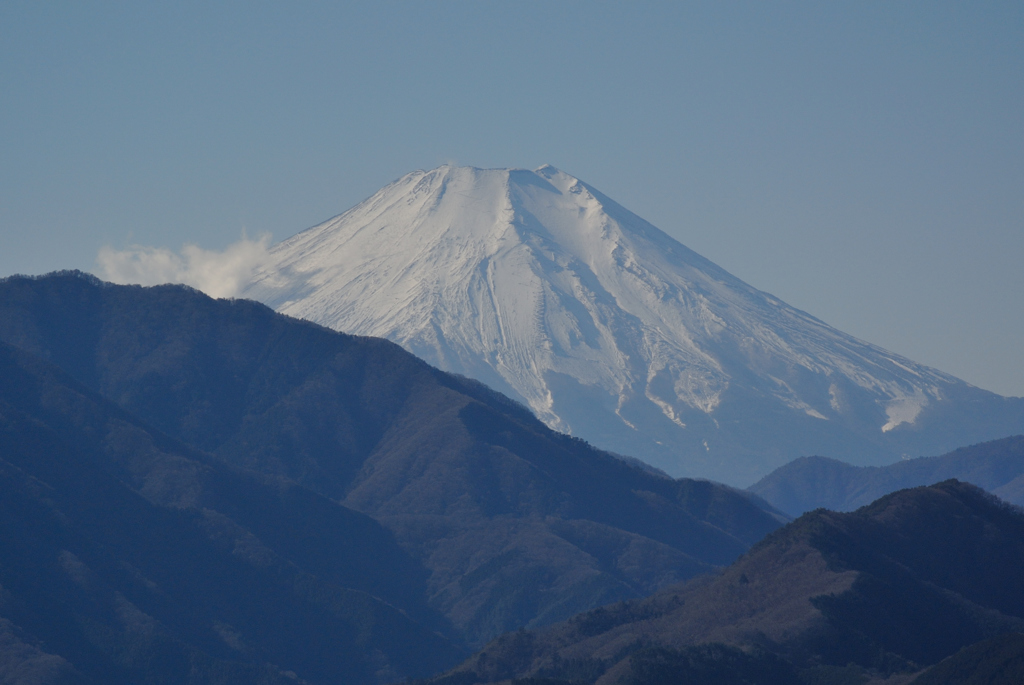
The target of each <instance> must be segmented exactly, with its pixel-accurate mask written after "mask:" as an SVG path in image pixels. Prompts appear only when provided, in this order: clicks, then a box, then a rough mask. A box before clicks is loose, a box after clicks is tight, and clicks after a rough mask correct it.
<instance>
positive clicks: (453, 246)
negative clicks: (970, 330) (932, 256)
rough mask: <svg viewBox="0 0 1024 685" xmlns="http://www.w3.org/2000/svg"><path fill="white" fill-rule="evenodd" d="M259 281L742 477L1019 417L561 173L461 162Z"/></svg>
mask: <svg viewBox="0 0 1024 685" xmlns="http://www.w3.org/2000/svg"><path fill="white" fill-rule="evenodd" d="M242 294H243V295H244V296H246V297H251V298H254V299H257V300H260V301H262V302H265V303H267V304H269V305H270V306H272V307H274V308H275V309H277V310H278V311H280V312H282V313H286V314H290V315H292V316H297V317H300V318H304V319H308V320H311V321H315V322H317V323H320V324H323V325H326V326H330V327H331V328H334V329H336V330H340V331H346V332H351V333H358V334H361V335H373V336H380V337H385V338H388V339H390V340H393V341H395V342H397V343H399V344H401V345H402V346H403V347H405V348H406V349H408V350H409V351H411V352H413V353H414V354H416V355H417V356H420V357H421V358H423V359H425V360H427V361H428V362H430V363H431V364H434V365H436V366H438V367H439V368H442V369H445V370H447V371H454V372H457V373H460V374H464V375H467V376H469V377H471V378H476V379H478V380H480V381H482V382H484V383H486V384H487V385H489V386H491V387H493V388H495V389H497V390H499V391H501V392H504V393H506V394H508V395H509V396H510V397H512V398H514V399H517V400H519V401H521V402H523V403H524V404H526V405H527V406H529V407H530V409H532V410H533V411H534V412H535V413H536V414H537V416H538V417H540V418H541V419H542V420H543V421H545V422H546V423H547V424H548V425H549V426H551V427H552V428H554V429H556V430H562V431H566V432H570V433H572V434H573V435H576V436H579V437H582V438H585V439H587V440H589V441H591V442H593V443H594V444H596V445H598V446H600V447H602V448H605V449H610V450H613V451H616V452H619V453H622V454H627V455H630V456H635V457H638V458H641V459H643V460H645V461H647V462H648V463H651V464H653V465H655V466H658V467H660V468H662V469H664V470H665V471H667V472H669V473H671V474H673V475H677V476H678V475H687V476H701V477H709V478H713V479H716V480H720V481H725V482H728V483H732V484H734V485H742V486H746V485H749V484H750V483H752V482H753V481H755V480H757V479H758V478H760V477H762V476H764V475H767V473H768V472H769V471H771V470H772V469H774V468H776V467H778V466H781V465H782V464H784V463H785V462H787V461H789V460H790V459H793V458H795V457H799V456H803V455H808V454H827V455H829V456H833V457H838V458H844V459H847V460H849V461H852V462H854V463H857V464H881V463H887V462H891V461H893V460H896V459H898V458H900V457H901V456H908V455H909V456H918V455H921V454H933V453H938V452H942V451H945V450H949V449H953V448H955V447H957V446H959V445H963V444H967V443H972V442H978V441H980V440H984V439H991V438H997V437H1004V436H1006V435H1010V434H1013V433H1018V432H1024V399H1019V398H1013V399H1007V398H1003V397H1000V396H998V395H995V394H993V393H989V392H986V391H983V390H980V389H978V388H975V387H973V386H971V385H969V384H967V383H964V382H963V381H960V380H959V379H956V378H954V377H952V376H950V375H948V374H944V373H942V372H940V371H937V370H934V369H930V368H928V367H925V366H923V365H920V364H917V363H915V362H913V361H911V360H908V359H906V358H904V357H900V356H899V355H896V354H893V353H891V352H887V351H886V350H883V349H881V348H879V347H876V346H874V345H871V344H869V343H865V342H862V341H860V340H857V339H855V338H853V337H851V336H849V335H846V334H844V333H841V332H840V331H837V330H835V329H834V328H831V327H830V326H828V325H826V324H824V323H823V322H821V321H819V320H817V319H815V318H814V317H812V316H810V315H808V314H806V313H804V312H801V311H799V310H797V309H794V308H793V307H790V306H788V305H786V304H785V303H784V302H781V301H779V300H778V299H776V298H775V297H773V296H771V295H770V294H768V293H764V292H761V291H758V290H757V289H755V288H752V287H751V286H749V285H747V284H746V283H744V282H743V281H741V280H739V279H738V278H736V277H734V276H732V275H731V274H729V273H727V272H725V271H724V270H723V269H721V268H719V267H717V266H716V265H714V264H712V263H711V262H709V261H708V260H706V259H704V258H703V257H701V256H700V255H697V254H695V253H694V252H692V251H691V250H689V249H687V248H686V247H685V246H683V245H681V244H680V243H678V242H677V241H675V240H673V239H672V238H671V237H669V236H668V235H666V234H665V233H663V232H662V231H660V230H658V229H657V228H655V227H654V226H652V225H651V224H649V223H648V222H646V221H644V220H643V219H641V218H640V217H638V216H637V215H635V214H633V213H632V212H630V211H628V210H626V209H625V208H623V207H622V206H620V205H618V204H617V203H615V202H614V201H613V200H611V199H610V198H608V197H606V196H604V195H602V194H601V193H600V192H599V191H597V190H596V189H594V188H593V187H591V186H588V185H587V184H586V183H584V182H582V181H580V180H579V179H576V178H574V177H573V176H570V175H569V174H566V173H564V172H562V171H559V170H558V169H555V168H553V167H550V166H545V167H541V168H539V169H537V170H536V171H528V170H524V169H490V170H482V169H474V168H468V167H451V166H445V167H441V168H438V169H435V170H433V171H429V172H423V171H417V172H414V173H411V174H408V175H406V176H403V177H402V178H401V179H399V180H397V181H395V182H394V183H392V184H390V185H389V186H387V187H385V188H383V189H382V190H380V191H379V192H378V193H376V194H375V195H373V196H372V197H370V198H369V199H367V200H366V201H364V202H362V203H360V204H359V205H357V206H356V207H354V208H352V209H350V210H349V211H347V212H345V213H344V214H341V215H339V216H338V217H335V218H334V219H331V220H330V221H327V222H325V223H323V224H321V225H319V226H316V227H313V228H311V229H309V230H306V231H303V232H302V233H299V234H298V235H296V236H294V237H292V238H290V239H288V240H286V241H284V242H283V243H280V244H278V245H275V246H274V247H273V248H271V250H270V253H269V257H268V258H267V260H266V262H265V263H264V264H263V265H262V266H261V267H259V268H258V270H257V271H256V275H255V276H254V279H253V283H252V285H250V286H249V287H247V288H245V289H243V290H242Z"/></svg>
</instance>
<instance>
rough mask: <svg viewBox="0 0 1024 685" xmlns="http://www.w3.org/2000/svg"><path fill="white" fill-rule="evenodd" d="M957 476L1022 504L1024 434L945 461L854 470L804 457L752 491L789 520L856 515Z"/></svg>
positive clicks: (962, 450) (966, 450)
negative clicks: (829, 513)
mask: <svg viewBox="0 0 1024 685" xmlns="http://www.w3.org/2000/svg"><path fill="white" fill-rule="evenodd" d="M949 478H956V479H957V480H962V481H964V482H967V483H973V484H974V485H977V486H978V487H980V488H984V489H985V490H988V491H989V492H991V493H993V494H995V495H997V496H998V497H1000V498H1001V499H1003V500H1006V501H1007V502H1010V503H1012V504H1017V505H1019V506H1024V436H1021V435H1018V436H1015V437H1010V438H1004V439H1002V440H993V441H991V442H986V443H982V444H980V445H972V446H971V447H961V448H960V449H958V450H954V451H953V452H950V453H949V454H945V455H943V456H941V457H921V458H919V459H910V460H907V461H901V462H898V463H896V464H891V465H889V466H851V465H850V464H844V463H843V462H841V461H836V460H835V459H828V458H825V457H801V458H800V459H796V460H794V461H792V462H790V463H789V464H786V465H785V466H783V467H781V468H778V469H776V470H775V471H773V472H771V473H770V474H768V475H767V476H765V477H764V478H762V479H761V480H759V481H758V482H757V483H755V484H754V485H752V486H750V488H748V490H749V491H750V492H753V493H756V494H758V495H760V496H761V497H763V498H764V499H766V500H768V501H769V502H771V503H772V504H773V505H774V506H776V507H778V508H779V509H781V510H782V511H784V512H786V513H787V514H789V515H790V516H799V515H800V514H802V513H804V512H805V511H811V510H812V509H817V508H818V507H824V508H826V509H832V510H833V511H853V510H854V509H857V508H858V507H862V506H864V505H865V504H869V503H871V502H873V501H874V500H876V499H878V498H879V497H881V496H882V495H886V494H888V493H890V492H894V491H896V490H900V489H902V488H913V487H917V486H919V485H931V484H933V483H938V482H939V481H943V480H947V479H949Z"/></svg>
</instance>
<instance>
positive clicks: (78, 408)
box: [0, 343, 460, 684]
mask: <svg viewBox="0 0 1024 685" xmlns="http://www.w3.org/2000/svg"><path fill="white" fill-rule="evenodd" d="M0 378H2V379H3V383H2V384H0V588H2V589H0V629H2V631H3V633H5V634H6V636H7V639H5V640H3V641H2V642H0V644H2V647H0V654H2V657H0V661H2V663H4V668H5V670H7V671H8V672H11V671H13V672H14V673H16V674H17V675H16V676H12V678H13V682H34V678H39V679H41V680H42V681H43V682H50V681H52V682H62V680H61V678H65V679H69V681H70V682H82V683H175V682H210V683H254V682H255V683H286V682H295V680H294V677H293V676H289V675H288V673H287V672H288V671H293V672H295V673H298V674H300V675H301V677H302V678H303V680H304V681H306V682H310V683H327V682H338V681H339V679H344V680H345V681H346V682H351V683H367V684H370V683H378V682H385V681H390V680H393V679H395V678H399V677H402V676H411V675H426V674H429V673H431V672H432V671H434V670H436V669H438V668H441V667H444V666H446V665H449V664H451V663H452V662H453V661H454V660H456V659H457V658H458V657H459V656H460V650H459V649H458V648H457V647H456V646H455V645H453V644H451V642H450V641H448V640H446V639H445V638H443V637H442V636H441V635H439V634H437V633H436V632H435V631H434V630H433V626H435V625H436V626H441V625H443V624H444V621H443V620H442V619H441V618H440V617H439V616H437V615H435V614H434V613H433V612H432V611H431V610H430V609H428V608H427V606H426V604H425V601H424V594H425V593H424V586H425V581H426V572H425V571H424V569H423V568H422V567H421V566H419V565H418V564H416V563H415V562H414V561H413V560H412V559H411V558H409V557H408V555H407V554H406V553H404V552H403V551H402V550H401V549H399V548H398V546H397V545H396V544H395V541H394V539H393V537H392V535H391V534H390V533H388V532H387V531H386V530H385V529H383V528H382V527H381V526H380V525H379V524H377V523H375V522H374V521H373V520H372V519H370V518H369V517H366V516H364V515H362V514H358V513H356V512H353V511H351V510H348V509H346V508H344V507H342V506H340V505H338V504H336V503H334V502H331V501H329V500H328V499H326V498H324V497H323V496H320V495H317V494H315V493H313V492H311V491H309V490H306V489H305V488H302V487H300V486H297V485H296V484H295V483H292V482H289V481H286V480H283V479H279V478H269V477H265V476H260V475H258V474H255V473H251V472H246V471H243V470H239V469H235V468H231V467H228V466H227V465H225V464H222V463H219V462H217V461H215V460H212V459H210V458H209V457H207V456H206V455H203V454H200V453H197V452H195V451H194V450H191V449H189V448H187V447H185V446H184V445H181V444H180V443H176V442H175V441H174V440H171V439H169V438H167V437H166V436H163V435H161V434H159V433H156V432H154V431H152V430H151V429H150V428H148V427H147V426H145V425H144V424H142V423H141V422H139V421H138V420H137V419H134V418H133V417H131V416H130V415H128V414H126V413H125V412H124V411H122V410H120V409H118V408H117V407H115V406H113V405H112V404H110V403H109V402H107V401H105V400H103V399H102V398H100V397H98V396H96V395H95V394H94V393H91V392H90V391H88V390H86V389H85V388H83V387H81V386H80V385H79V384H78V383H76V382H74V381H73V380H72V379H70V378H69V377H67V376H66V375H65V374H63V373H62V372H60V371H59V370H57V369H56V368H55V367H53V366H52V365H50V364H47V363H45V362H42V361H41V360H39V359H38V358H35V357H33V356H31V355H29V354H27V353H25V352H23V351H20V350H17V349H15V348H12V347H10V346H9V345H7V344H5V343H0ZM47 654H49V658H47V657H46V655H47ZM273 664H276V665H273Z"/></svg>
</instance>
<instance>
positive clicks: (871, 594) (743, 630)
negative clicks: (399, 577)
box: [432, 481, 1024, 685]
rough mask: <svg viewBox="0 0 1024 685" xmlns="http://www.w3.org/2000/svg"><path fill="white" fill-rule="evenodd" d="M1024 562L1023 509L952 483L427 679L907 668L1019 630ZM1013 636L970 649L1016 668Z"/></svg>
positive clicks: (839, 674) (782, 539)
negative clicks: (436, 677) (1008, 643)
mask: <svg viewBox="0 0 1024 685" xmlns="http://www.w3.org/2000/svg"><path fill="white" fill-rule="evenodd" d="M1022 567H1024V511H1022V510H1020V509H1018V508H1015V507H1011V506H1009V505H1007V504H1005V503H1003V502H1001V501H1000V500H998V499H997V498H995V497H994V496H992V495H990V494H988V493H985V492H984V491H982V490H980V489H978V488H976V487H975V486H973V485H968V484H965V483H959V482H957V481H946V482H943V483H940V484H937V485H934V486H931V487H924V488H916V489H912V490H902V491H900V492H897V493H893V494H891V495H888V496H886V497H884V498H882V499H880V500H878V501H877V502H874V503H873V504H871V505H870V506H867V507H864V508H862V509H859V510H858V511H856V512H853V513H835V512H829V511H823V510H819V511H815V512H812V513H809V514H806V515H805V516H803V517H801V518H800V519H798V520H796V521H794V522H793V523H791V524H789V525H787V526H786V527H785V528H783V529H781V530H779V531H776V532H775V533H772V534H771V535H769V536H768V537H767V538H766V539H765V540H763V541H762V542H761V543H759V544H758V545H756V546H755V547H754V548H753V549H752V550H751V551H750V552H748V553H747V554H746V555H744V556H743V557H742V558H741V559H740V560H738V561H737V562H736V563H735V564H733V565H732V566H730V567H729V568H728V569H726V570H725V571H724V572H723V573H721V574H720V575H717V576H715V577H711V578H705V579H699V580H695V581H691V582H690V583H687V584H685V585H680V586H676V587H673V588H668V589H666V590H663V591H661V592H659V593H657V594H655V595H654V596H652V597H650V598H648V599H644V600H634V601H630V602H625V603H621V604H617V605H613V606H609V607H602V608H600V609H597V610H595V611H591V612H588V613H585V614H582V615H580V616H577V617H574V618H572V619H571V620H569V621H566V622H564V623H561V624H559V625H556V626H552V627H550V628H548V629H545V630H539V631H527V632H522V633H518V634H510V635H506V636H504V637H502V638H500V639H499V640H496V641H494V642H492V643H491V644H489V645H487V647H486V648H485V649H484V650H482V651H481V652H479V653H478V654H476V655H475V656H473V657H472V658H470V659H469V660H468V661H467V662H466V663H465V664H463V665H462V666H460V667H459V668H458V669H456V670H455V671H453V672H452V673H450V674H449V675H448V676H446V677H445V678H438V679H436V680H435V681H432V682H435V683H438V685H440V684H441V683H450V684H451V685H456V684H458V685H473V684H474V683H491V682H497V681H501V680H506V679H508V678H515V677H519V678H526V677H537V678H551V679H553V680H551V681H545V682H548V683H549V685H556V683H557V682H572V683H585V684H587V685H589V684H591V683H595V682H596V683H597V684H598V685H611V684H613V683H629V684H630V685H661V684H662V683H677V682H691V680H690V678H693V679H692V682H714V683H737V684H739V683H747V684H751V683H766V682H768V683H776V684H779V685H782V684H788V683H793V685H796V683H823V684H834V685H839V684H842V683H863V682H865V680H866V679H867V678H866V676H872V677H878V678H884V677H886V676H888V675H890V674H895V673H905V674H913V673H914V672H917V671H919V670H921V669H922V668H924V667H926V666H929V665H931V664H935V663H937V662H939V661H941V660H942V659H943V658H945V657H947V656H950V655H952V654H955V653H956V652H957V651H958V650H959V649H961V648H962V647H964V646H966V645H970V644H974V643H978V642H979V641H982V640H985V639H988V638H991V637H993V636H995V635H999V634H1004V633H1013V632H1020V631H1021V630H1022V629H1024V574H1021V572H1020V569H1021V568H1022ZM1018 644H1019V640H1011V644H1010V645H1009V646H1006V645H1003V644H1002V643H999V644H997V645H992V644H990V645H988V646H985V647H982V648H980V651H981V652H982V653H981V654H980V655H979V654H976V655H975V656H976V657H977V661H979V662H980V661H982V660H985V661H989V662H990V663H1004V662H1005V663H1013V660H1014V659H1017V662H1016V665H1017V667H1018V668H1019V663H1020V662H1019V648H1018V647H1017V645H1018ZM740 649H742V651H740ZM694 674H697V675H700V676H701V677H694ZM901 682H905V680H904V681H901ZM934 682H961V681H955V680H954V681H949V680H941V679H937V680H935V681H934Z"/></svg>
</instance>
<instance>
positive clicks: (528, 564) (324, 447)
mask: <svg viewBox="0 0 1024 685" xmlns="http://www.w3.org/2000/svg"><path fill="white" fill-rule="evenodd" d="M0 339H2V340H6V341H7V342H9V343H10V344H13V345H17V346H19V347H21V348H23V349H25V350H28V351H29V352H31V353H33V354H36V355H38V356H40V357H43V358H45V359H48V360H49V361H51V362H53V363H55V364H57V365H59V366H60V367H61V368H63V369H64V370H66V371H67V372H68V373H69V374H71V375H72V376H74V377H75V378H76V379H77V380H78V381H80V382H82V383H84V384H86V385H88V386H89V387H91V388H92V389H94V390H95V391H97V392H98V393H100V394H102V395H103V396H105V397H107V398H109V399H110V400H112V401H114V402H115V403H116V404H117V405H118V406H120V407H121V408H122V409H124V410H126V411H129V412H131V413H132V414H133V415H135V416H138V417H140V418H141V419H142V420H144V421H145V422H146V423H148V424H149V425H152V426H155V427H156V428H158V429H159V430H161V431H163V432H164V433H166V434H168V435H170V436H172V437H174V438H176V439H178V440H181V441H183V442H185V443H187V444H189V445H191V446H192V447H194V448H198V449H201V450H204V451H206V452H209V453H211V454H213V455H215V456H216V457H217V458H219V459H223V460H225V461H227V462H229V463H232V464H235V465H236V466H239V467H244V468H247V469H252V470H254V471H258V472H260V473H263V474H267V475H270V476H275V477H284V478H288V479H291V480H294V481H296V482H298V483H300V484H302V485H303V486H305V487H308V488H310V489H312V490H314V491H316V492H318V493H320V494H322V495H324V496H326V497H329V498H331V499H333V500H336V501H339V502H341V503H342V504H344V505H346V506H348V507H351V508H353V509H356V510H357V511H360V512H362V513H365V514H368V515H370V516H372V517H374V518H375V519H376V520H377V521H379V522H380V523H381V524H383V525H384V526H385V527H387V528H388V529H389V530H390V531H391V532H392V533H393V534H394V535H395V537H396V539H397V541H398V542H399V544H400V545H402V547H403V548H404V549H405V550H406V551H407V552H408V553H409V554H410V555H412V556H413V557H414V558H415V559H416V560H417V562H418V563H421V564H422V565H423V566H425V567H426V568H427V569H428V571H429V574H430V575H429V577H428V579H427V583H426V588H425V590H424V593H425V595H426V599H427V601H428V602H429V604H430V606H431V607H433V608H434V609H435V610H437V611H439V612H441V613H443V614H444V615H445V616H446V617H447V618H448V619H449V620H450V621H451V622H452V623H453V624H454V626H455V629H456V631H457V632H458V634H459V636H460V637H461V638H462V639H463V640H465V641H466V642H468V643H470V644H481V643H482V642H484V641H486V640H488V639H490V638H492V637H494V636H496V635H499V634H501V633H502V632H505V631H507V630H512V629H515V628H519V627H521V626H525V625H542V624H545V623H551V622H554V621H557V620H560V619H563V618H567V617H568V616H571V615H573V614H575V613H577V612H579V611H583V610H586V609H589V608H592V607H595V606H598V605H600V604H604V603H608V602H611V601H616V600H618V599H625V598H628V597H637V596H643V595H646V594H649V593H650V592H653V591H654V590H656V589H658V588H661V587H664V586H666V585H668V584H671V583H673V582H676V581H678V580H680V579H683V578H688V577H692V576H694V575H696V574H698V573H702V572H704V571H707V570H709V569H711V568H712V567H714V566H718V565H724V564H728V563H730V562H731V561H732V560H733V559H735V558H736V557H737V556H739V555H740V554H741V553H742V552H743V551H744V550H745V549H747V548H748V547H749V545H751V544H753V543H754V542H756V541H757V540H759V539H760V538H761V537H763V536H764V535H765V534H766V533H768V532H770V531H771V530H774V529H775V528H777V527H778V525H780V520H784V517H781V516H779V515H777V514H774V513H772V512H771V511H769V510H770V509H771V508H770V507H769V506H768V505H767V504H765V503H764V502H763V501H762V500H760V499H759V498H757V497H756V496H753V495H750V494H748V493H743V492H741V491H736V490H733V489H731V488H727V487H725V486H721V485H718V484H714V483H709V482H706V481H692V480H680V481H674V480H672V479H670V478H666V477H662V476H658V475H656V474H653V473H650V472H648V471H645V470H643V469H640V468H638V467H635V466H633V465H631V464H629V463H627V462H625V461H622V460H620V459H617V458H615V457H613V456H611V455H609V454H606V453H603V452H600V451H598V450H595V449H593V448H592V447H590V446H589V445H587V444H586V443H584V442H582V441H581V440H578V439H574V438H570V437H568V436H564V435H559V434H557V433H554V432H552V431H551V430H550V429H548V428H547V427H545V426H544V425H543V424H542V423H540V422H539V421H537V419H536V418H535V417H533V416H532V415H531V414H530V413H529V412H528V411H527V410H525V409H524V408H523V407H521V406H519V405H516V404H515V403H512V402H510V401H509V400H508V399H507V398H505V397H503V396H501V395H498V394H497V393H494V392H493V391H491V390H489V389H487V388H486V387H484V386H482V385H480V384H479V383H477V382H475V381H471V380H469V379H465V378H460V377H456V376H452V375H449V374H445V373H442V372H440V371H438V370H436V369H434V368H431V367H430V366H428V365H427V364H425V363H424V362H422V361H420V360H418V359H416V358H415V357H413V356H412V355H410V354H408V353H407V352H405V351H403V350H402V349H401V348H399V347H398V346H397V345H395V344H393V343H390V342H387V341H384V340H379V339H371V338H359V337H354V336H349V335H344V334H340V333H336V332H334V331H330V330H328V329H325V328H322V327H320V326H317V325H314V324H310V323H307V322H302V321H296V320H294V319H290V318H288V317H285V316H282V315H279V314H275V313H274V312H273V311H271V310H270V309H268V308H267V307H265V306H263V305H260V304H257V303H255V302H251V301H245V300H235V301H224V300H221V301H214V300H211V299H210V298H208V297H206V296H205V295H202V294H201V293H198V292H195V291H191V290H189V289H186V288H183V287H179V286H161V287H155V288H139V287H124V286H111V285H109V284H103V283H101V282H99V281H96V280H95V279H91V278H89V277H85V276H82V275H81V274H56V275H52V276H49V277H43V278H34V279H33V278H10V279H6V280H4V281H2V282H0Z"/></svg>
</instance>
